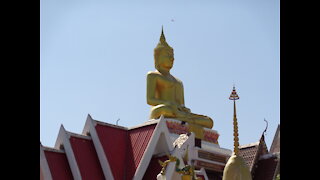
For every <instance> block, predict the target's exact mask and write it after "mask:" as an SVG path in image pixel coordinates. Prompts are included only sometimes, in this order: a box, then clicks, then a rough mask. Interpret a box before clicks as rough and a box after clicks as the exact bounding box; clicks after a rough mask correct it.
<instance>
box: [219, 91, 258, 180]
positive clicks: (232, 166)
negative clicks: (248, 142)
mask: <svg viewBox="0 0 320 180" xmlns="http://www.w3.org/2000/svg"><path fill="white" fill-rule="evenodd" d="M229 99H230V100H233V136H234V144H233V145H234V149H233V151H234V152H233V154H232V156H231V157H230V158H229V160H228V162H227V164H226V166H225V168H224V170H223V178H222V180H252V177H251V173H250V170H249V167H248V166H247V165H246V163H245V162H244V160H243V158H242V157H241V156H239V134H238V122H237V113H236V100H238V99H239V96H238V94H237V92H236V89H235V87H234V86H233V90H232V92H231V95H230V97H229Z"/></svg>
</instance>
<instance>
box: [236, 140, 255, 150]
mask: <svg viewBox="0 0 320 180" xmlns="http://www.w3.org/2000/svg"><path fill="white" fill-rule="evenodd" d="M259 144H260V141H257V142H254V143H249V144H245V145H240V146H239V149H244V148H248V147H253V146H258V145H259Z"/></svg>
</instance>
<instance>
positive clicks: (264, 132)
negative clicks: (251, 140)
mask: <svg viewBox="0 0 320 180" xmlns="http://www.w3.org/2000/svg"><path fill="white" fill-rule="evenodd" d="M264 121H265V122H266V123H267V126H266V129H265V130H264V131H263V135H264V134H266V132H267V129H268V121H267V120H266V118H264Z"/></svg>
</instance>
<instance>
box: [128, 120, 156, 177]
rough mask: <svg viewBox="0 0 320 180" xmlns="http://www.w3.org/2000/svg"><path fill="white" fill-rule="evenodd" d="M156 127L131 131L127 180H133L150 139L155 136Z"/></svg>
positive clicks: (150, 126) (144, 127) (151, 126)
mask: <svg viewBox="0 0 320 180" xmlns="http://www.w3.org/2000/svg"><path fill="white" fill-rule="evenodd" d="M155 127H156V124H152V125H148V126H143V127H139V128H135V129H132V130H129V134H128V135H129V136H128V138H129V142H128V148H127V158H126V161H127V162H126V163H127V170H126V173H127V176H126V179H129V180H131V179H132V177H133V175H134V173H135V171H136V169H137V167H138V165H139V163H140V160H141V158H142V156H143V154H144V151H145V150H146V148H147V146H148V144H149V141H150V138H151V136H152V134H153V131H154V129H155Z"/></svg>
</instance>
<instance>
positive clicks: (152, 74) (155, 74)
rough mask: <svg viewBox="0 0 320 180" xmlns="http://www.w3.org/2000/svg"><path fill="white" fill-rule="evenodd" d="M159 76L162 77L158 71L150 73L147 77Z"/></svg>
mask: <svg viewBox="0 0 320 180" xmlns="http://www.w3.org/2000/svg"><path fill="white" fill-rule="evenodd" d="M157 76H162V75H161V74H160V73H159V72H158V71H149V72H148V73H147V77H157Z"/></svg>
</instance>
